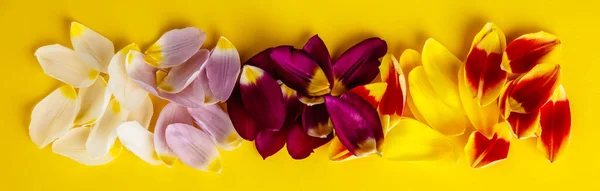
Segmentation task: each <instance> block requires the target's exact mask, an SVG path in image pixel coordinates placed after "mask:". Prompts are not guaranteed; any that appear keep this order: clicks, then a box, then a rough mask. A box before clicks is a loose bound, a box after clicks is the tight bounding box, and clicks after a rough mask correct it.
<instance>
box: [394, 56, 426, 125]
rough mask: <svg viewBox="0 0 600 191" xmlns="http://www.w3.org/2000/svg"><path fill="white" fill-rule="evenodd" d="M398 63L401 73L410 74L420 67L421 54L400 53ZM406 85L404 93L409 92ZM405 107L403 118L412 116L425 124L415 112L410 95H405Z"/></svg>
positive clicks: (416, 111)
mask: <svg viewBox="0 0 600 191" xmlns="http://www.w3.org/2000/svg"><path fill="white" fill-rule="evenodd" d="M398 62H399V63H400V67H401V68H402V71H403V73H404V74H410V72H411V71H412V70H413V69H414V68H416V67H417V66H421V54H419V52H417V51H415V50H412V49H407V50H405V51H404V52H402V55H400V60H399V61H398ZM406 85H407V87H406V91H407V92H410V91H409V90H410V86H409V84H406ZM406 105H407V106H408V109H409V110H408V111H409V113H407V112H406V110H405V116H413V117H415V118H416V119H417V120H419V121H421V122H425V118H423V116H422V115H421V113H419V110H417V107H416V106H415V102H414V101H413V99H412V96H411V95H410V93H407V94H406Z"/></svg>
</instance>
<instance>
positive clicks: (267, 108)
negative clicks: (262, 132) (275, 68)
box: [240, 65, 286, 131]
mask: <svg viewBox="0 0 600 191" xmlns="http://www.w3.org/2000/svg"><path fill="white" fill-rule="evenodd" d="M240 92H241V93H242V103H243V104H244V108H245V109H246V110H247V111H248V113H250V116H252V118H254V119H255V120H256V121H257V122H258V124H260V125H261V126H262V127H264V128H265V129H270V130H273V131H277V130H279V129H281V127H282V126H283V123H284V121H285V115H286V108H285V104H284V101H283V95H282V93H281V89H280V87H279V84H277V81H275V79H273V78H272V77H271V76H270V75H269V74H267V73H266V72H265V71H264V70H262V69H260V68H258V67H255V66H250V65H246V66H244V68H243V71H242V76H241V77H240Z"/></svg>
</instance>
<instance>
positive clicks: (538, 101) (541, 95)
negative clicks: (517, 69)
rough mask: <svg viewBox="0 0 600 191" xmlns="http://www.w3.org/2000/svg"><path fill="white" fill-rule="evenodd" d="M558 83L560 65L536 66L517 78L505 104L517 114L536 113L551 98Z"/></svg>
mask: <svg viewBox="0 0 600 191" xmlns="http://www.w3.org/2000/svg"><path fill="white" fill-rule="evenodd" d="M559 81H560V65H556V64H538V65H536V66H535V67H534V68H533V69H531V71H529V72H527V73H526V74H525V75H523V76H521V77H520V78H518V79H517V80H516V81H515V82H513V83H514V87H513V88H512V90H511V91H510V94H509V96H508V101H507V103H508V104H509V107H510V109H511V111H513V112H517V113H530V112H537V111H538V110H539V109H540V108H541V107H542V106H543V105H544V104H545V103H546V102H547V101H548V100H549V99H550V97H551V96H552V93H553V92H554V90H555V89H556V87H558V83H559Z"/></svg>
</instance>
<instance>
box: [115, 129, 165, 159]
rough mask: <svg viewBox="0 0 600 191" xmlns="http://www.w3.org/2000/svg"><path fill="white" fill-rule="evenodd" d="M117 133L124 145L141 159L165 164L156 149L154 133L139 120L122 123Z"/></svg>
mask: <svg viewBox="0 0 600 191" xmlns="http://www.w3.org/2000/svg"><path fill="white" fill-rule="evenodd" d="M116 135H117V136H118V137H119V140H121V143H123V146H125V148H127V150H129V151H131V152H132V153H133V154H135V155H136V156H138V157H139V158H140V159H142V160H144V161H146V162H147V163H149V164H151V165H160V164H163V162H162V161H161V160H160V159H159V158H158V155H157V154H156V151H155V150H154V138H153V137H154V135H152V133H151V132H150V131H148V130H147V129H144V127H142V125H140V124H139V123H138V122H135V121H130V122H125V123H122V124H121V125H119V126H118V127H117V128H116Z"/></svg>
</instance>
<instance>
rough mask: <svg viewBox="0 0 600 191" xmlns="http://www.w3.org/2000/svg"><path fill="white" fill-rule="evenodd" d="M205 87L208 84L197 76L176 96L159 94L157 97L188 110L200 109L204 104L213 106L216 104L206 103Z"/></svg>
mask: <svg viewBox="0 0 600 191" xmlns="http://www.w3.org/2000/svg"><path fill="white" fill-rule="evenodd" d="M200 75H202V72H200ZM207 85H208V84H207V83H206V81H205V80H202V78H201V77H200V76H198V77H197V78H196V79H195V80H194V81H193V82H192V84H190V85H189V86H187V87H186V88H185V89H183V90H182V91H181V92H179V93H176V94H170V93H164V92H159V93H158V96H159V97H161V98H163V99H167V100H169V101H171V102H174V103H177V104H179V105H182V106H184V107H190V108H195V107H200V106H202V105H204V104H214V103H216V102H211V103H207V100H208V99H209V98H207V94H209V93H210V92H208V91H207V89H206V86H207Z"/></svg>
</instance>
